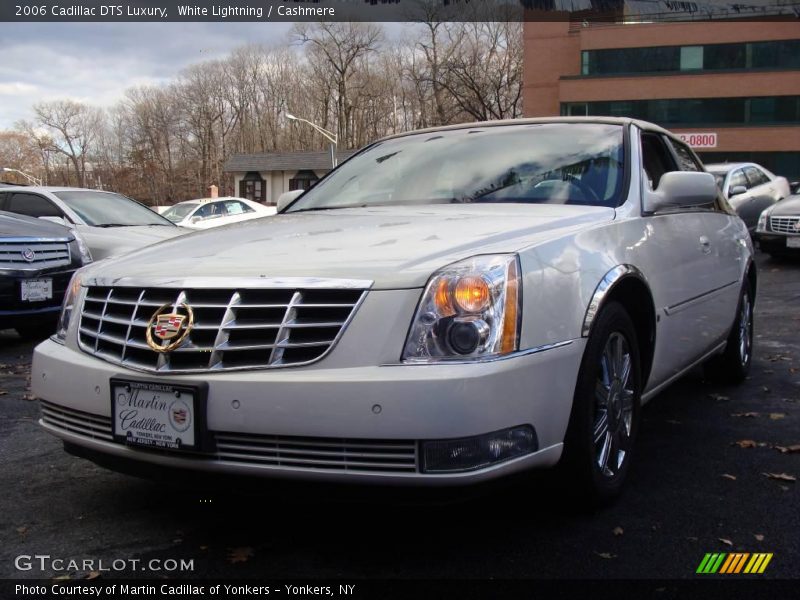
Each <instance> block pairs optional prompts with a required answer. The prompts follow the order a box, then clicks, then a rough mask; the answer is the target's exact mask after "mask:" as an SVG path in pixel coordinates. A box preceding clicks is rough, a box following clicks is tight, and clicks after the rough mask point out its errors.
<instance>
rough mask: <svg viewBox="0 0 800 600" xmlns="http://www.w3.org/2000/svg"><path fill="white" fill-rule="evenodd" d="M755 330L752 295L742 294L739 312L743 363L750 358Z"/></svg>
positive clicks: (740, 349)
mask: <svg viewBox="0 0 800 600" xmlns="http://www.w3.org/2000/svg"><path fill="white" fill-rule="evenodd" d="M752 330H753V309H752V306H751V304H750V295H749V294H747V293H745V294H742V308H741V312H740V313H739V360H740V361H741V362H742V364H743V365H746V364H747V361H748V360H750V347H751V345H752V343H753V340H752Z"/></svg>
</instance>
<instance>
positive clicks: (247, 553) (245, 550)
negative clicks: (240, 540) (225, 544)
mask: <svg viewBox="0 0 800 600" xmlns="http://www.w3.org/2000/svg"><path fill="white" fill-rule="evenodd" d="M253 554H254V553H253V549H252V548H250V547H248V546H243V547H241V548H231V549H230V550H228V562H229V563H231V564H232V565H234V564H236V563H243V562H247V561H248V560H250V558H252V556H253Z"/></svg>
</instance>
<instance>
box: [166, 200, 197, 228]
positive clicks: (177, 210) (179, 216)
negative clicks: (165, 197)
mask: <svg viewBox="0 0 800 600" xmlns="http://www.w3.org/2000/svg"><path fill="white" fill-rule="evenodd" d="M195 208H197V203H196V202H181V203H180V204H175V205H174V206H170V207H169V208H168V209H167V210H165V211H164V212H163V213H161V216H162V217H165V218H167V219H169V220H170V221H172V222H173V223H180V222H181V221H183V220H184V219H185V218H186V217H187V216H189V214H190V213H191V212H192V211H193V210H194V209H195Z"/></svg>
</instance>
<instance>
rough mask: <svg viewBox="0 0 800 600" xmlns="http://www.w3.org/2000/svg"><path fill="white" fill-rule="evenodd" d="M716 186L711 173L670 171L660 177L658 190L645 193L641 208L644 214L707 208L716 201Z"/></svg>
mask: <svg viewBox="0 0 800 600" xmlns="http://www.w3.org/2000/svg"><path fill="white" fill-rule="evenodd" d="M718 192H719V190H718V189H717V184H716V182H715V181H714V176H713V175H712V174H711V173H702V172H699V171H671V172H669V173H664V175H662V176H661V181H659V183H658V189H656V190H655V191H648V192H645V196H644V198H643V199H642V208H643V209H644V212H646V213H656V212H659V211H661V210H665V209H675V208H687V207H692V206H707V205H709V204H713V203H714V201H715V200H716V199H717V194H718Z"/></svg>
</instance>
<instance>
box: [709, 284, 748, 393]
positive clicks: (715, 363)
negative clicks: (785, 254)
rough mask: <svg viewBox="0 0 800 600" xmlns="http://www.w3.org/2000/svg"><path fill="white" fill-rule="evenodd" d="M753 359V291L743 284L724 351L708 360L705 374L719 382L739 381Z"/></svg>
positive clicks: (743, 377)
mask: <svg viewBox="0 0 800 600" xmlns="http://www.w3.org/2000/svg"><path fill="white" fill-rule="evenodd" d="M752 360H753V292H752V290H751V289H750V286H749V285H747V284H745V285H744V287H743V288H742V292H741V294H740V296H739V304H738V307H737V310H736V320H735V321H734V323H733V327H731V332H730V333H729V334H728V341H727V343H726V344H725V351H724V352H723V353H722V354H720V355H719V356H715V357H714V358H712V359H711V360H709V361H708V362H707V363H706V365H705V369H706V374H707V375H708V376H709V377H710V378H711V379H714V380H715V381H719V382H721V383H741V382H742V381H744V379H745V377H747V374H748V373H749V372H750V363H751V362H752Z"/></svg>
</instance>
